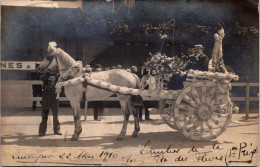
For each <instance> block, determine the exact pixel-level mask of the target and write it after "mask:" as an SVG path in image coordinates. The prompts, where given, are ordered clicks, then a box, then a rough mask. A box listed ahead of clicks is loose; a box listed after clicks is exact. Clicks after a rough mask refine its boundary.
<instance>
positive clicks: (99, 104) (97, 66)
mask: <svg viewBox="0 0 260 167" xmlns="http://www.w3.org/2000/svg"><path fill="white" fill-rule="evenodd" d="M94 67H95V69H94V72H101V71H102V66H101V65H100V64H95V65H94ZM92 104H93V108H94V120H95V121H101V119H100V118H98V114H99V113H101V112H102V111H103V102H102V101H94V102H92Z"/></svg>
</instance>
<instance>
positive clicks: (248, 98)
mask: <svg viewBox="0 0 260 167" xmlns="http://www.w3.org/2000/svg"><path fill="white" fill-rule="evenodd" d="M2 84H17V85H21V84H22V85H29V86H30V87H31V86H32V85H41V84H42V81H30V80H26V81H25V80H22V81H21V80H11V81H7V80H5V81H2ZM231 85H232V87H234V86H239V87H246V97H231V100H232V101H245V102H246V119H248V118H249V113H250V107H249V106H250V105H249V104H250V102H251V101H259V97H257V96H256V97H250V87H259V83H246V82H233V83H231ZM1 98H3V99H6V100H7V99H10V100H11V99H12V100H14V99H16V100H22V99H23V100H24V99H27V100H30V101H41V100H42V98H41V97H23V96H20V97H3V95H2V97H1ZM59 100H60V101H68V98H67V97H60V99H59ZM144 100H145V101H148V100H149V101H157V100H158V99H157V98H144ZM92 101H117V97H107V98H106V99H102V100H101V99H96V100H92Z"/></svg>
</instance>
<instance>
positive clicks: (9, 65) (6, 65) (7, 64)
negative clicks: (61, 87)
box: [1, 61, 41, 70]
mask: <svg viewBox="0 0 260 167" xmlns="http://www.w3.org/2000/svg"><path fill="white" fill-rule="evenodd" d="M40 63H41V62H35V61H1V70H35V67H36V64H40Z"/></svg>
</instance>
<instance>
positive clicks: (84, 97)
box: [82, 73, 90, 102]
mask: <svg viewBox="0 0 260 167" xmlns="http://www.w3.org/2000/svg"><path fill="white" fill-rule="evenodd" d="M85 76H86V73H84V74H83V76H82V78H83V79H84V82H82V87H83V92H82V101H83V102H86V100H87V99H86V92H87V87H88V82H87V81H86V80H85ZM88 76H89V77H90V73H89V74H88Z"/></svg>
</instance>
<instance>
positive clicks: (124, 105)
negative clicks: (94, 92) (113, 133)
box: [116, 95, 130, 141]
mask: <svg viewBox="0 0 260 167" xmlns="http://www.w3.org/2000/svg"><path fill="white" fill-rule="evenodd" d="M117 96H118V98H119V102H120V105H121V109H122V111H123V115H124V123H123V127H122V129H121V132H120V134H119V135H118V136H117V138H116V140H117V141H120V140H123V137H124V136H125V134H126V129H127V124H128V120H129V115H130V112H129V108H128V105H127V103H128V101H129V98H130V97H129V96H124V95H117Z"/></svg>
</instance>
